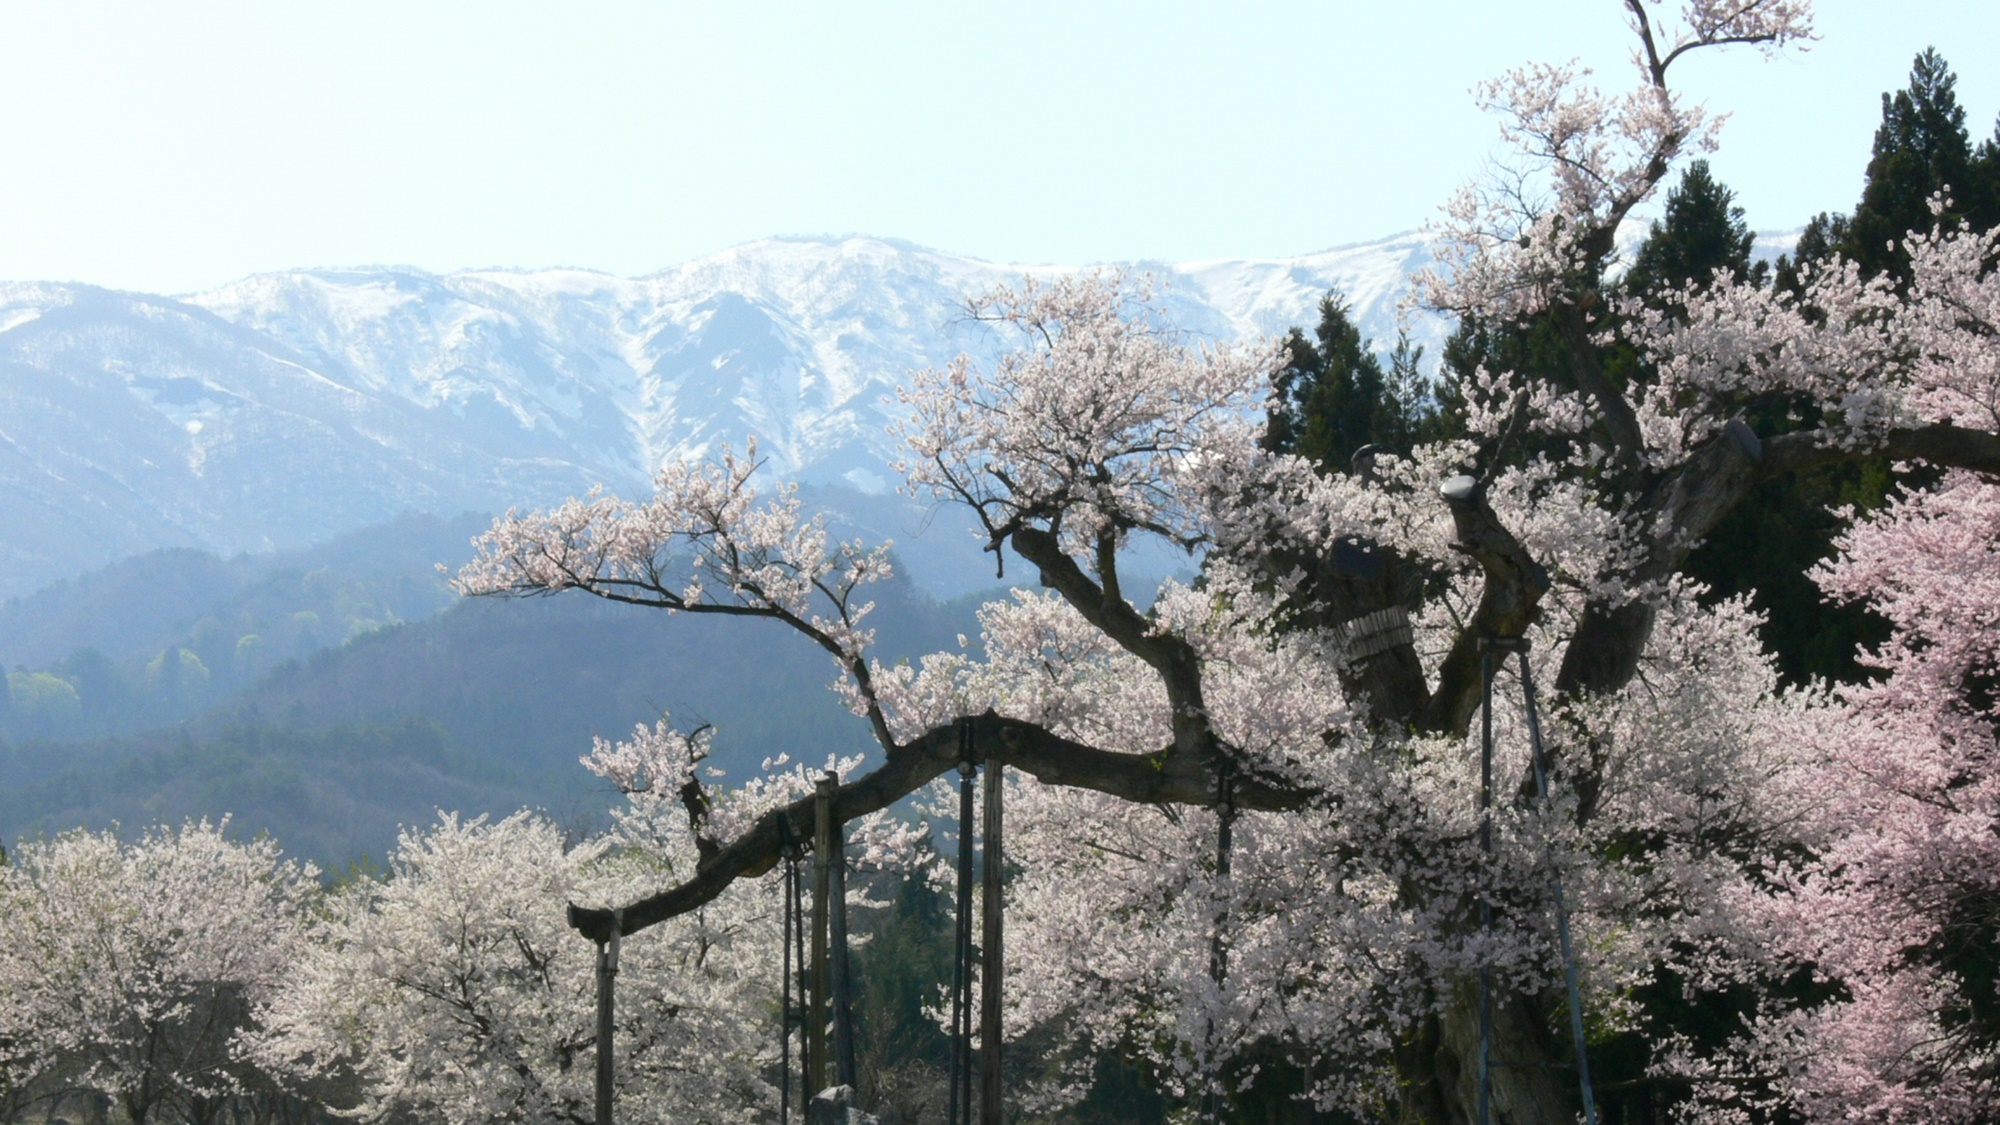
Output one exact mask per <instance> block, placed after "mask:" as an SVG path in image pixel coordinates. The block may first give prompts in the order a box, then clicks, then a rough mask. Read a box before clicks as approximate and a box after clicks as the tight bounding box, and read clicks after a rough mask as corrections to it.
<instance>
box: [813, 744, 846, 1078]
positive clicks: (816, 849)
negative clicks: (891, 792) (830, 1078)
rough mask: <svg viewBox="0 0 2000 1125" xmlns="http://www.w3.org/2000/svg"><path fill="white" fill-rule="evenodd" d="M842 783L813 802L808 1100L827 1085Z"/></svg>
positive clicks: (830, 785)
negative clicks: (836, 826)
mask: <svg viewBox="0 0 2000 1125" xmlns="http://www.w3.org/2000/svg"><path fill="white" fill-rule="evenodd" d="M838 784H839V783H838V781H834V780H830V777H829V778H822V779H821V780H820V783H819V788H818V792H817V793H816V794H815V796H816V797H817V798H818V799H817V800H815V801H814V802H813V917H812V1005H811V1007H810V1008H809V1010H808V1011H807V1012H806V1074H805V1079H806V1089H805V1101H806V1104H807V1105H810V1104H812V1098H813V1095H815V1094H817V1093H819V1092H820V1091H821V1090H824V1089H826V1086H827V1081H826V1080H827V1073H826V1072H827V1065H826V1064H827V1057H826V1056H827V1051H826V1021H827V1002H828V999H829V998H828V996H827V992H828V988H827V986H828V985H829V984H831V983H832V979H831V978H832V975H833V974H832V972H831V971H830V968H831V966H830V965H829V964H828V961H829V958H828V957H827V944H828V942H827V939H828V937H829V934H828V932H827V931H828V927H829V925H830V924H831V919H830V917H829V915H828V913H827V907H828V905H829V904H830V903H831V902H832V901H833V885H832V882H833V869H832V868H831V867H830V866H829V865H828V863H827V860H828V858H829V857H830V856H831V855H832V854H833V791H834V789H835V788H836V787H837V786H838Z"/></svg>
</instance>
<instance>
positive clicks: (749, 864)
mask: <svg viewBox="0 0 2000 1125" xmlns="http://www.w3.org/2000/svg"><path fill="white" fill-rule="evenodd" d="M973 756H974V759H975V760H976V761H981V762H998V763H1003V764H1005V765H1007V766H1011V767H1013V768H1014V769H1018V770H1020V771H1021V772H1023V773H1026V774H1029V775H1031V776H1033V777H1035V778H1037V779H1039V780H1041V781H1043V782H1046V783H1048V784H1051V785H1067V786H1072V787H1075V788H1079V789H1091V790H1095V791H1097V792H1099V793H1106V794H1109V795H1111V796H1114V797H1118V798H1120V799H1122V800H1126V801H1133V802H1136V803H1140V804H1153V805H1164V804H1186V805H1207V804H1212V803H1214V801H1215V799H1216V764H1217V763H1216V761H1215V760H1214V759H1213V758H1212V757H1205V756H1200V755H1193V754H1188V753H1184V752H1181V751H1179V750H1176V749H1172V748H1169V749H1165V750H1162V751H1160V752H1158V753H1155V754H1123V753H1117V752H1114V751H1109V750H1101V749H1098V748H1097V747H1094V746H1088V745H1085V744H1083V743H1080V742H1075V741H1072V740H1070V739H1067V738H1063V737H1061V736H1060V735H1056V734H1053V733H1051V732H1049V731H1047V730H1044V729H1043V728H1041V727H1039V726H1036V725H1035V724H1033V723H1027V722H1022V721H1021V720H1019V719H1008V718H1003V717H1001V716H999V715H995V714H993V713H992V712H990V711H989V712H988V713H986V714H985V715H982V716H980V717H979V718H978V719H976V720H975V721H974V741H973ZM958 760H959V749H958V726H957V724H955V723H954V724H951V725H948V726H942V727H938V728H936V729H934V730H931V731H929V732H927V733H925V734H924V735H923V736H922V737H920V738H917V739H915V740H913V741H911V742H908V743H904V744H902V745H899V746H897V747H896V748H894V749H893V750H891V751H890V753H889V760H888V761H887V762H885V763H884V764H883V765H881V766H880V767H878V768H877V769H874V770H872V771H870V772H868V773H865V774H863V775H861V776H860V777H857V778H855V779H854V780H853V781H850V782H848V783H846V784H844V785H842V786H841V787H840V788H839V789H838V790H836V791H835V794H834V819H835V821H836V822H840V823H845V822H847V821H850V820H854V819H856V818H858V817H862V816H866V815H868V814H869V813H872V812H878V811H880V810H882V809H885V808H888V807H889V806H890V805H892V804H894V803H896V802H897V801H899V800H901V799H902V798H904V797H905V796H908V795H909V794H911V793H913V792H915V791H916V790H917V789H919V788H921V787H922V786H923V785H924V784H926V783H927V782H929V781H930V780H932V779H933V778H936V777H938V776H939V775H941V774H943V773H945V772H946V771H948V770H950V769H952V768H953V767H954V766H956V765H957V764H958ZM1313 796H1314V794H1313V793H1312V792H1310V791H1307V790H1303V789H1295V788H1287V787H1285V786H1282V785H1276V784H1272V783H1269V782H1266V781H1264V780H1261V779H1259V778H1257V777H1255V776H1245V775H1244V774H1242V773H1238V774H1237V775H1236V777H1235V778H1234V779H1233V781H1232V783H1231V789H1230V797H1231V800H1232V801H1233V802H1234V803H1235V805H1236V807H1238V808H1245V809H1264V810H1274V811H1284V810H1291V809H1298V808H1302V807H1304V806H1305V805H1306V804H1307V803H1308V802H1310V801H1311V800H1312V799H1313ZM814 799H815V798H812V797H806V798H803V799H801V800H798V801H795V802H793V803H792V804H790V805H787V806H785V807H783V808H778V809H773V810H771V811H770V812H767V813H765V814H764V815H763V816H762V817H759V818H758V820H757V822H756V824H755V825H754V826H753V827H752V828H751V829H750V830H749V831H748V832H746V833H744V834H743V835H742V836H741V837H739V838H737V839H736V840H735V841H733V842H731V843H730V844H728V845H727V846H725V847H722V848H720V849H718V850H717V851H716V852H714V853H713V854H712V855H710V856H708V857H705V858H704V859H703V860H702V861H701V863H700V864H699V866H698V867H697V868H696V871H695V874H694V877H693V878H691V879H689V880H687V881H686V882H684V883H681V884H680V885H678V886H675V887H670V888H668V889H666V890H664V891H661V892H660V893H658V894H655V895H649V896H647V897H646V898H643V899H640V900H639V901H637V902H634V903H631V904H629V905H627V906H626V907H625V908H624V910H623V912H622V913H621V914H614V912H613V911H610V910H604V909H586V908H582V907H577V906H571V907H570V911H569V920H570V925H571V926H573V927H575V928H576V930H577V931H578V932H579V933H581V934H583V935H584V936H585V937H587V938H590V939H591V940H592V941H597V942H603V941H608V940H609V939H610V937H611V928H612V925H613V922H614V919H622V923H621V924H620V925H619V932H620V933H621V934H631V933H636V932H638V931H639V930H643V929H645V928H647V927H648V926H653V925H657V924H658V923H661V922H664V921H666V920H668V919H670V918H676V917H679V916H680V915H683V914H686V913H688V912H690V911H692V910H695V909H697V908H698V907H700V906H701V905H702V904H704V903H706V902H708V901H710V900H711V899H713V898H715V897H716V896H717V895H719V894H721V893H722V892H723V890H724V889H725V888H727V887H728V886H729V884H730V883H732V882H734V881H736V880H737V879H738V878H741V877H743V876H746V875H755V874H759V873H761V872H764V871H767V870H769V869H770V867H771V866H772V865H773V864H774V863H776V862H777V861H778V860H779V858H780V856H781V849H782V841H783V838H784V834H783V833H781V832H780V830H779V827H778V825H779V822H780V821H789V822H790V827H791V838H792V839H795V840H806V839H810V838H811V837H812V830H813V801H814Z"/></svg>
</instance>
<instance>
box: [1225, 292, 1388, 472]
mask: <svg viewBox="0 0 2000 1125" xmlns="http://www.w3.org/2000/svg"><path fill="white" fill-rule="evenodd" d="M1319 316H1320V320H1319V326H1318V328H1317V329H1315V330H1314V333H1313V337H1314V338H1313V339H1311V340H1308V339H1307V338H1306V336H1305V333H1304V332H1302V331H1300V330H1299V329H1297V328H1294V329H1292V331H1291V333H1290V334H1289V335H1287V336H1286V338H1285V349H1286V353H1287V358H1286V363H1285V366H1284V367H1283V368H1282V369H1281V370H1280V371H1279V372H1278V374H1277V378H1276V380H1275V382H1276V389H1277V400H1276V402H1275V403H1274V404H1273V405H1272V408H1271V414H1270V417H1269V420H1268V421H1267V423H1266V425H1265V431H1264V446H1265V448H1267V449H1271V450H1275V451H1280V452H1287V453H1296V454H1298V455H1299V456H1301V457H1305V458H1307V459H1309V460H1311V461H1312V462H1313V463H1314V464H1315V465H1317V466H1318V467H1319V470H1320V471H1321V472H1323V473H1332V472H1346V471H1347V470H1348V468H1349V466H1350V463H1351V462H1352V460H1353V458H1354V454H1355V451H1356V450H1358V449H1360V448H1361V447H1362V446H1364V445H1383V446H1387V447H1389V448H1391V449H1395V450H1399V451H1407V450H1408V448H1409V445H1410V442H1411V439H1412V437H1413V436H1414V430H1415V426H1416V425H1417V422H1418V419H1419V415H1420V412H1421V410H1422V405H1423V404H1422V398H1421V395H1422V377H1421V375H1420V374H1418V372H1417V362H1418V359H1419V358H1420V356H1421V354H1422V349H1421V348H1415V347H1413V346H1411V345H1410V343H1409V341H1408V339H1407V338H1405V339H1403V340H1401V341H1400V342H1399V345H1398V351H1397V353H1396V354H1395V355H1394V356H1392V357H1391V369H1390V370H1389V371H1384V370H1383V368H1382V361H1381V359H1380V358H1379V357H1377V356H1376V355H1375V352H1374V350H1373V348H1372V347H1371V346H1370V342H1369V341H1365V340H1363V339H1362V338H1361V330H1360V328H1358V327H1356V326H1355V324H1354V321H1353V319H1352V317H1351V316H1350V315H1349V311H1348V307H1347V303H1346V301H1344V300H1342V299H1341V297H1340V295H1339V294H1337V293H1328V294H1327V295H1326V296H1325V297H1324V298H1322V299H1321V300H1320V303H1319Z"/></svg>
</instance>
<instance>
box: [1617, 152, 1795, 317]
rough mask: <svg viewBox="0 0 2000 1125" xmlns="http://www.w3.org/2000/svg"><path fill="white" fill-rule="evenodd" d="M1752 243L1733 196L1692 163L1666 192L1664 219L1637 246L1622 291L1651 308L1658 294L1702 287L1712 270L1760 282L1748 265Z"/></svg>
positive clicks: (1758, 269)
mask: <svg viewBox="0 0 2000 1125" xmlns="http://www.w3.org/2000/svg"><path fill="white" fill-rule="evenodd" d="M1755 239H1756V236H1755V235H1754V234H1752V233H1751V231H1750V227H1749V226H1748V225H1747V224H1746V223H1745V222H1744V221H1743V208H1741V207H1738V206H1737V205H1736V193H1735V192H1733V191H1731V190H1730V189H1729V188H1727V187H1725V186H1724V185H1723V184H1722V183H1720V182H1719V181H1717V180H1716V178H1715V176H1714V174H1713V173H1712V172H1711V171H1710V170H1709V166H1708V161H1706V160H1697V161H1694V162H1693V163H1691V164H1689V165H1688V167H1687V171H1686V172H1685V173H1683V174H1682V175H1681V182H1680V183H1679V184H1677V185H1675V186H1674V188H1673V189H1672V190H1670V191H1668V192H1667V202H1666V207H1665V215H1664V217H1663V218H1662V219H1661V220H1660V221H1659V222H1656V223H1654V224H1653V228H1652V232H1651V233H1650V234H1649V235H1648V236H1647V238H1646V241H1645V242H1644V243H1642V244H1641V245H1640V247H1639V254H1638V257H1637V258H1636V259H1634V261H1633V263H1632V268H1631V270H1629V271H1628V272H1627V273H1626V275H1625V282H1624V284H1625V288H1626V289H1627V290H1628V291H1630V292H1632V293H1635V294H1637V295H1639V296H1641V297H1643V298H1646V299H1648V300H1649V301H1653V302H1656V303H1657V302H1660V301H1662V300H1663V298H1662V296H1661V294H1662V291H1664V290H1669V289H1677V288H1680V287H1682V286H1684V285H1687V284H1688V283H1690V282H1692V283H1695V284H1698V285H1701V284H1706V283H1707V282H1708V281H1709V280H1710V278H1711V277H1713V276H1714V273H1715V271H1716V270H1727V271H1728V272H1729V273H1730V275H1731V276H1734V277H1737V278H1742V279H1755V280H1761V279H1762V278H1763V276H1764V269H1763V266H1762V264H1761V263H1755V264H1753V263H1752V262H1751V260H1750V247H1751V243H1752V242H1754V241H1755Z"/></svg>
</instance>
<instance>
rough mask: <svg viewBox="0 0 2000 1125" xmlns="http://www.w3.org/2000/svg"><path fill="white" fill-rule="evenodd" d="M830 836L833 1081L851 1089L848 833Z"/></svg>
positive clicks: (832, 780)
mask: <svg viewBox="0 0 2000 1125" xmlns="http://www.w3.org/2000/svg"><path fill="white" fill-rule="evenodd" d="M820 784H821V785H823V786H825V787H826V788H827V789H828V790H832V789H836V788H838V787H839V785H840V779H839V778H838V777H837V776H835V775H834V774H830V773H829V774H827V775H826V778H825V779H824V780H823V781H821V782H820ZM829 835H830V836H831V837H832V839H831V843H832V845H833V847H832V849H831V850H830V851H828V852H827V857H826V862H827V867H828V869H829V871H830V872H831V874H832V880H831V883H832V890H831V892H830V894H829V896H828V898H827V909H828V912H829V917H830V919H831V927H832V931H833V934H832V942H833V949H832V961H833V966H832V968H833V1072H834V1081H835V1082H837V1083H839V1084H840V1085H842V1086H846V1087H847V1088H848V1089H850V1090H851V1089H854V1088H856V1087H857V1086H859V1085H860V1081H859V1079H857V1078H856V1077H855V1071H854V1003H853V987H854V985H853V979H852V978H851V977H850V976H849V975H848V963H847V854H846V840H845V836H846V835H847V834H846V832H845V831H843V830H842V826H841V825H840V824H839V823H838V822H837V821H836V822H835V823H834V824H833V827H832V830H831V832H830V833H829Z"/></svg>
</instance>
